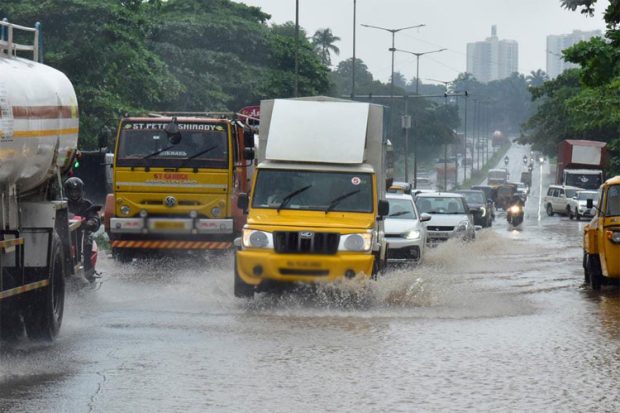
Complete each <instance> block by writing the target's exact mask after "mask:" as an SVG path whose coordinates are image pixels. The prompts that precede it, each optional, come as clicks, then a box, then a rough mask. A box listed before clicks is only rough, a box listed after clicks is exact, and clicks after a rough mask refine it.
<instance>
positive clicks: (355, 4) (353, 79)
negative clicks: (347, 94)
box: [351, 0, 357, 100]
mask: <svg viewBox="0 0 620 413" xmlns="http://www.w3.org/2000/svg"><path fill="white" fill-rule="evenodd" d="M356 13H357V0H353V62H352V65H351V100H353V99H354V98H355V27H356V24H355V20H356Z"/></svg>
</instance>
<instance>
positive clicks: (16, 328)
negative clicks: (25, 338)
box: [0, 299, 24, 341]
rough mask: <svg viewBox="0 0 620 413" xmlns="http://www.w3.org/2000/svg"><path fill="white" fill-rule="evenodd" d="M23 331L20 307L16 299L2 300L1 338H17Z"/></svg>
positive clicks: (0, 306) (0, 311)
mask: <svg viewBox="0 0 620 413" xmlns="http://www.w3.org/2000/svg"><path fill="white" fill-rule="evenodd" d="M23 331H24V330H23V326H22V322H21V320H20V318H19V308H18V307H17V305H16V303H15V300H11V299H8V300H5V301H4V302H0V340H2V341H13V340H17V338H18V337H19V336H20V335H21V334H22V333H23Z"/></svg>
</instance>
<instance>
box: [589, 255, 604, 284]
mask: <svg viewBox="0 0 620 413" xmlns="http://www.w3.org/2000/svg"><path fill="white" fill-rule="evenodd" d="M587 264H588V274H589V275H590V287H592V289H593V290H600V289H601V285H602V284H603V273H602V272H601V261H600V259H599V256H598V255H597V254H589V255H588V259H587Z"/></svg>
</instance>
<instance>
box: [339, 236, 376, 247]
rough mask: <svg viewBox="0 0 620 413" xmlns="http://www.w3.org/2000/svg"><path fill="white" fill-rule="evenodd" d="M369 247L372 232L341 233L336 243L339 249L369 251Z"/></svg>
mask: <svg viewBox="0 0 620 413" xmlns="http://www.w3.org/2000/svg"><path fill="white" fill-rule="evenodd" d="M371 247H372V232H364V233H361V234H347V235H343V236H342V237H340V243H339V244H338V249H339V250H341V251H370V249H371Z"/></svg>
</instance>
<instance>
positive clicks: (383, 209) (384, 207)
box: [378, 200, 390, 218]
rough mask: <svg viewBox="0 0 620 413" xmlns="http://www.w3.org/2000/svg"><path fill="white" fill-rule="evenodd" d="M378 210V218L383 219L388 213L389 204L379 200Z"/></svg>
mask: <svg viewBox="0 0 620 413" xmlns="http://www.w3.org/2000/svg"><path fill="white" fill-rule="evenodd" d="M378 209H379V216H380V217H381V218H383V217H384V216H387V215H388V214H389V213H390V203H389V202H388V201H385V200H380V201H379V205H378Z"/></svg>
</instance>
